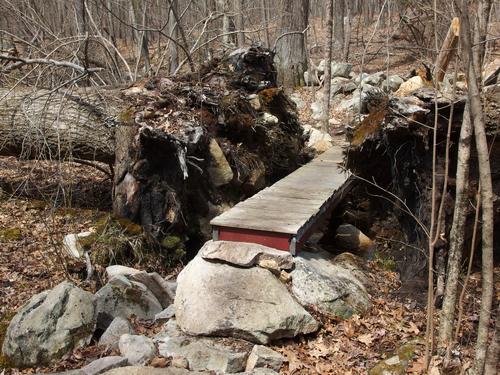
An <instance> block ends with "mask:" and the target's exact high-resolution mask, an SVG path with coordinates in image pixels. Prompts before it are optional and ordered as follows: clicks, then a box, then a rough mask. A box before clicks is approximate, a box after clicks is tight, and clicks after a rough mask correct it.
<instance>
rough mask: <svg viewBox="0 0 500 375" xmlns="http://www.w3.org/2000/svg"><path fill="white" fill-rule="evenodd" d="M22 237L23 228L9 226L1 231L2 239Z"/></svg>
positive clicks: (14, 239)
mask: <svg viewBox="0 0 500 375" xmlns="http://www.w3.org/2000/svg"><path fill="white" fill-rule="evenodd" d="M21 238H22V233H21V229H19V228H8V229H4V230H1V231H0V241H5V242H7V241H19V240H20V239H21Z"/></svg>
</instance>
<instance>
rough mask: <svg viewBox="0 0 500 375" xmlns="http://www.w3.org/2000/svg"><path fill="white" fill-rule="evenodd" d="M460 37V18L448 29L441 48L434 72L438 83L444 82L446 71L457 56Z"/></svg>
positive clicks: (454, 20) (454, 19)
mask: <svg viewBox="0 0 500 375" xmlns="http://www.w3.org/2000/svg"><path fill="white" fill-rule="evenodd" d="M459 36H460V20H459V19H458V17H455V18H453V20H452V21H451V25H450V28H449V29H448V33H447V34H446V37H445V38H444V41H443V45H442V46H441V50H440V51H439V55H438V57H437V59H436V65H435V66H436V68H435V71H434V76H435V80H436V82H442V81H443V78H444V75H445V73H446V69H447V68H448V65H449V64H450V61H451V59H452V57H453V55H454V54H455V51H456V48H457V44H458V37H459Z"/></svg>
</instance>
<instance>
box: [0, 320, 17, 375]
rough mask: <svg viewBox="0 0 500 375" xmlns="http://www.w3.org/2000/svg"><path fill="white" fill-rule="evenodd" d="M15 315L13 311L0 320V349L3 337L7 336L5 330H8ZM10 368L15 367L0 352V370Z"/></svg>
mask: <svg viewBox="0 0 500 375" xmlns="http://www.w3.org/2000/svg"><path fill="white" fill-rule="evenodd" d="M15 315H16V313H15V312H14V311H13V312H10V313H7V314H5V315H4V316H2V317H1V318H0V349H1V348H2V346H3V341H4V339H5V335H6V334H7V328H9V324H10V321H11V320H12V318H14V316H15ZM12 367H15V366H14V365H13V363H11V362H10V360H9V359H8V358H7V357H5V356H4V355H3V353H2V352H1V350H0V369H9V368H12Z"/></svg>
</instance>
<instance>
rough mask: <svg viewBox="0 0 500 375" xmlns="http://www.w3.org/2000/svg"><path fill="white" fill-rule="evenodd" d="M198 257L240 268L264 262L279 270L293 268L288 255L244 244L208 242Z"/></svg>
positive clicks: (291, 260) (291, 258)
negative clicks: (270, 263) (273, 264)
mask: <svg viewBox="0 0 500 375" xmlns="http://www.w3.org/2000/svg"><path fill="white" fill-rule="evenodd" d="M200 255H201V257H202V258H203V259H208V260H220V261H223V262H226V263H229V264H234V265H236V266H241V267H253V266H255V265H261V264H262V263H263V262H264V261H272V262H274V263H275V264H276V267H277V268H279V269H284V270H288V269H290V268H292V267H293V256H292V255H291V254H290V253H288V252H286V251H279V250H276V249H272V248H270V247H267V246H263V245H258V244H253V243H246V242H229V241H208V242H207V243H205V245H203V247H202V248H201V250H200ZM264 268H267V267H264Z"/></svg>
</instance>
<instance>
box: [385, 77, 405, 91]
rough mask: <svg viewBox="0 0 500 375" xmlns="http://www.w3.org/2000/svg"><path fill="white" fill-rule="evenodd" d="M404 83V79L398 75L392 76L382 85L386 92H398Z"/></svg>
mask: <svg viewBox="0 0 500 375" xmlns="http://www.w3.org/2000/svg"><path fill="white" fill-rule="evenodd" d="M403 83H404V79H403V78H401V77H400V76H398V75H391V76H389V77H387V78H386V80H385V81H384V82H383V83H382V89H384V90H385V91H392V92H394V91H397V90H398V89H399V87H400V86H401V85H402V84H403Z"/></svg>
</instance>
